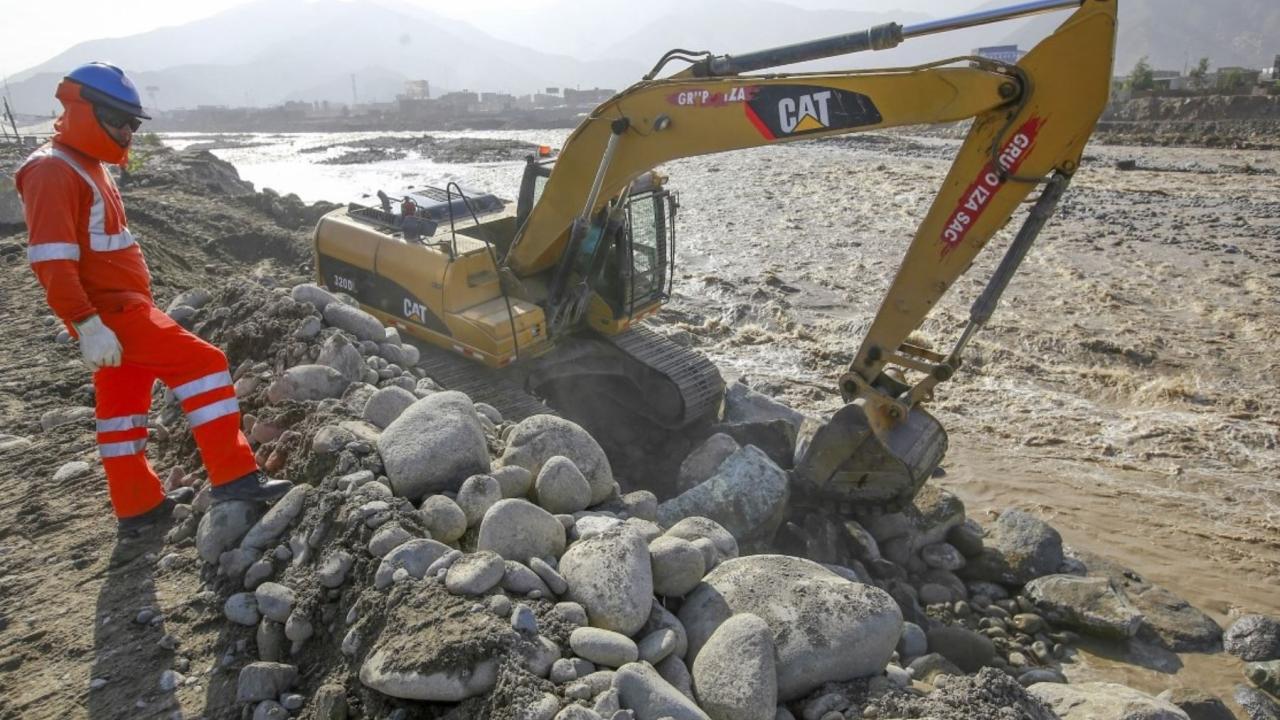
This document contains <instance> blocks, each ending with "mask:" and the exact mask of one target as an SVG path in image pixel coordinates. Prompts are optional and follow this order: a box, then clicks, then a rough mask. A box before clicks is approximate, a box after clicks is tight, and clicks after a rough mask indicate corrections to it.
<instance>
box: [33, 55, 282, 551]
mask: <svg viewBox="0 0 1280 720" xmlns="http://www.w3.org/2000/svg"><path fill="white" fill-rule="evenodd" d="M56 97H57V98H58V100H59V101H61V102H62V106H63V108H64V112H63V114H62V116H61V117H59V118H58V121H57V123H56V124H55V125H54V129H55V134H54V136H53V139H52V141H51V142H49V143H48V144H46V145H45V146H43V147H41V148H40V149H38V150H36V151H35V152H34V153H32V155H31V157H29V158H28V159H27V161H26V163H24V164H23V165H22V167H21V168H20V169H19V170H18V173H17V175H16V177H15V179H14V180H15V184H16V185H17V188H18V193H19V195H20V196H21V198H22V202H23V209H24V212H25V215H26V221H27V229H28V231H29V240H28V244H27V259H28V261H29V262H30V263H31V269H32V270H33V271H34V272H35V274H36V277H37V278H39V280H40V284H41V285H43V286H44V289H45V297H46V300H47V302H48V304H49V308H50V309H51V310H53V312H54V314H56V315H57V316H58V317H59V318H61V319H62V321H63V322H64V323H66V324H67V326H68V330H70V331H71V332H72V334H73V335H74V336H75V337H76V338H77V339H78V340H79V342H80V352H81V354H82V355H83V356H84V360H85V362H86V363H87V364H88V365H89V367H90V368H91V369H92V370H93V385H94V391H95V394H96V404H97V407H96V412H95V415H96V418H97V432H98V452H99V455H100V456H101V457H102V465H103V468H104V469H105V470H106V474H107V485H108V489H109V492H110V495H111V505H112V507H113V508H114V510H115V514H116V517H117V520H118V523H119V527H120V529H121V530H122V531H130V530H138V529H143V528H146V527H148V526H151V525H154V524H156V523H157V521H160V520H165V519H168V518H169V517H170V516H171V514H172V513H171V511H172V508H173V501H172V500H171V499H169V498H167V497H166V496H165V493H164V489H163V486H162V485H161V483H160V479H159V478H158V477H156V473H155V470H153V469H152V467H151V464H150V463H149V462H147V457H146V445H147V412H148V410H150V408H151V387H152V384H153V383H154V381H155V380H156V379H157V378H159V379H160V380H161V381H163V382H164V383H165V385H167V386H168V387H169V388H170V390H172V391H173V394H174V395H175V396H176V397H177V399H178V400H179V401H180V402H181V403H182V409H183V410H184V411H185V412H186V415H187V421H188V422H189V424H190V425H191V433H192V435H194V436H195V440H196V444H197V445H198V446H199V448H200V455H201V457H202V459H203V460H204V464H205V468H206V469H207V470H208V473H209V482H210V485H211V489H210V493H211V495H212V497H213V500H214V502H221V501H225V500H247V501H270V500H274V499H276V498H279V497H280V496H282V495H283V494H284V493H286V492H288V490H289V489H290V488H291V487H292V484H291V483H289V482H288V481H286V480H272V479H268V478H266V477H264V476H263V474H262V473H261V472H260V471H259V469H258V465H257V462H256V461H255V460H254V456H253V450H252V449H251V448H250V447H249V443H248V441H247V440H245V437H244V434H243V433H241V431H240V407H239V404H238V402H237V401H236V396H235V389H234V388H233V387H232V382H231V374H230V373H229V372H228V371H227V358H226V356H225V355H223V353H222V351H221V350H219V349H217V348H216V347H214V346H212V345H210V344H209V343H207V342H205V341H204V340H201V339H200V338H198V337H196V336H195V335H193V334H191V333H189V332H187V331H186V330H184V329H183V328H182V327H180V326H179V325H178V324H177V323H175V322H174V321H173V320H171V319H170V318H169V316H167V315H165V314H164V313H163V312H161V311H160V310H159V309H158V308H156V306H155V305H154V303H153V300H152V297H151V275H150V273H149V272H148V270H147V263H146V261H145V260H144V259H143V257H142V249H141V247H139V245H138V243H137V240H136V239H135V238H134V236H133V234H132V233H130V232H129V227H128V223H127V222H126V220H125V213H124V204H123V202H122V201H121V199H120V192H119V190H117V189H116V185H115V182H114V181H113V180H112V178H111V175H110V173H108V172H107V168H106V166H107V165H121V166H123V165H125V164H126V163H127V162H128V157H129V144H130V142H131V141H132V139H133V134H134V132H136V131H137V129H138V127H139V126H140V125H141V124H142V121H143V120H149V119H150V117H149V116H148V115H146V114H145V113H144V111H143V108H142V103H141V100H140V98H139V96H138V91H137V89H136V88H135V87H134V85H133V83H132V82H131V81H130V80H129V78H128V77H126V76H125V74H124V72H123V71H121V70H120V68H118V67H115V66H113V65H109V64H106V63H98V62H95V63H89V64H87V65H81V66H80V67H78V68H76V69H75V70H73V71H72V72H71V73H70V74H69V75H67V76H66V77H65V78H64V79H63V81H62V82H61V83H60V84H59V85H58V89H57V92H56Z"/></svg>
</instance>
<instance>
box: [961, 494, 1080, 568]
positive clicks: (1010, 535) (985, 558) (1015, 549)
mask: <svg viewBox="0 0 1280 720" xmlns="http://www.w3.org/2000/svg"><path fill="white" fill-rule="evenodd" d="M1062 560H1063V555H1062V536H1061V535H1059V534H1058V531H1057V530H1054V529H1053V528H1052V527H1050V526H1049V525H1048V524H1047V523H1045V522H1044V521H1043V520H1041V519H1040V518H1037V517H1036V516H1034V515H1032V514H1030V513H1027V512H1024V511H1022V510H1017V509H1013V510H1006V511H1004V512H1003V513H1001V514H1000V518H999V519H998V520H996V522H995V524H994V525H993V526H992V527H991V530H990V531H988V533H987V537H986V549H985V550H984V552H983V554H982V555H981V556H980V557H979V559H978V560H977V561H974V562H970V563H969V564H968V565H967V566H966V567H965V568H964V569H963V570H962V571H961V573H960V575H961V577H964V578H965V579H966V580H986V581H992V582H1001V583H1004V584H1006V585H1023V584H1025V583H1029V582H1031V581H1032V580H1034V579H1036V578H1038V577H1041V576H1043V575H1049V574H1052V573H1056V572H1058V568H1060V567H1061V566H1062ZM987 565H994V567H987Z"/></svg>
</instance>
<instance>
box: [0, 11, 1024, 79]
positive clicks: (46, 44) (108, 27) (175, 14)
mask: <svg viewBox="0 0 1280 720" xmlns="http://www.w3.org/2000/svg"><path fill="white" fill-rule="evenodd" d="M253 1H255V0H200V2H173V0H57V2H56V3H51V4H49V5H45V4H43V3H40V2H30V1H28V2H15V3H6V5H11V6H10V7H7V8H5V10H4V15H3V17H4V22H3V24H0V75H12V74H14V73H17V72H20V71H22V70H25V69H27V68H29V67H31V66H33V65H36V64H38V63H40V62H42V61H44V60H48V59H49V58H51V57H53V56H54V55H57V54H58V53H60V52H62V51H63V50H66V49H67V48H69V47H71V46H73V45H75V44H77V43H80V42H84V41H85V40H96V39H98V38H104V37H123V36H127V35H133V34H136V33H140V32H145V31H147V30H152V29H154V28H158V27H164V26H167V25H182V24H184V23H188V22H191V21H192V20H198V19H200V18H204V17H209V16H211V15H216V14H218V13H220V12H222V11H223V10H226V9H228V8H232V7H235V6H237V5H245V4H248V3H249V2H253ZM780 1H781V2H788V3H789V4H793V5H797V6H801V7H807V8H825V7H830V8H844V9H848V10H871V11H884V10H886V9H888V8H891V7H897V8H899V9H902V10H911V11H917V12H924V13H929V14H932V15H950V14H958V13H961V12H964V11H966V10H968V9H970V8H972V7H974V6H975V5H976V4H977V0H889V2H885V1H884V0H780ZM409 2H413V3H415V4H421V5H423V6H426V7H429V8H431V9H432V10H433V11H435V12H438V13H440V14H443V15H450V16H453V17H458V18H461V19H463V20H467V21H469V22H471V23H473V24H475V25H476V26H477V27H480V28H481V29H484V27H485V22H486V20H487V19H490V18H493V17H495V16H496V15H498V14H502V13H510V12H512V11H513V10H516V9H518V10H519V11H520V12H521V13H525V12H528V11H530V10H536V9H537V8H539V7H546V6H550V5H552V4H554V3H555V2H556V0H461V1H459V0H447V1H442V0H409ZM1011 4H1012V0H1011ZM581 6H582V7H584V8H591V9H590V11H591V12H607V5H604V4H601V5H599V6H596V5H595V4H594V3H591V4H588V3H582V4H581Z"/></svg>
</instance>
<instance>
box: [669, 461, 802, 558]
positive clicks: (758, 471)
mask: <svg viewBox="0 0 1280 720" xmlns="http://www.w3.org/2000/svg"><path fill="white" fill-rule="evenodd" d="M790 495H791V493H790V486H789V484H788V478H787V473H786V472H785V471H783V470H782V468H780V467H778V466H777V464H775V463H774V462H773V461H772V460H770V459H769V456H767V455H765V454H764V452H762V451H761V450H760V449H759V448H757V447H755V446H752V445H748V446H746V447H743V448H740V449H739V450H738V451H737V452H735V453H734V454H732V455H730V456H729V458H728V459H726V460H725V461H724V462H723V463H721V464H720V467H719V469H717V470H716V473H715V474H714V475H712V476H711V477H710V478H709V479H707V480H706V481H705V482H703V483H701V484H699V485H697V486H696V487H694V488H691V489H690V490H687V491H685V492H683V493H681V494H680V495H678V496H676V497H674V498H672V499H670V500H668V501H666V502H664V503H662V504H661V505H659V506H658V522H660V523H661V524H662V525H664V526H670V525H674V524H676V523H677V522H679V521H680V520H682V519H684V518H687V517H706V518H710V519H712V520H714V521H716V522H717V523H719V524H720V525H722V526H723V527H724V528H725V529H726V530H728V531H729V532H730V533H732V534H733V537H734V538H735V539H737V541H738V542H739V543H745V542H753V541H767V540H768V539H770V538H772V537H773V533H774V531H775V530H776V529H777V527H778V524H779V523H780V522H782V517H783V515H784V514H785V513H786V509H787V500H788V499H789V498H790Z"/></svg>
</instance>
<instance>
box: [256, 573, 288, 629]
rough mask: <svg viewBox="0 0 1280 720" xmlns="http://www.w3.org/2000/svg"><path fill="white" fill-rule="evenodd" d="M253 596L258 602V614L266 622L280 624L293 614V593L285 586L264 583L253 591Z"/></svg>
mask: <svg viewBox="0 0 1280 720" xmlns="http://www.w3.org/2000/svg"><path fill="white" fill-rule="evenodd" d="M253 595H254V597H255V598H256V599H257V601H258V612H260V613H262V616H263V617H265V618H266V619H268V620H272V621H274V622H279V623H282V622H285V621H286V620H288V619H289V613H291V612H293V604H294V601H295V598H294V593H293V590H291V589H289V588H288V587H287V586H285V585H281V584H280V583H273V582H265V583H262V584H261V585H259V586H258V588H257V589H256V590H254V591H253Z"/></svg>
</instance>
